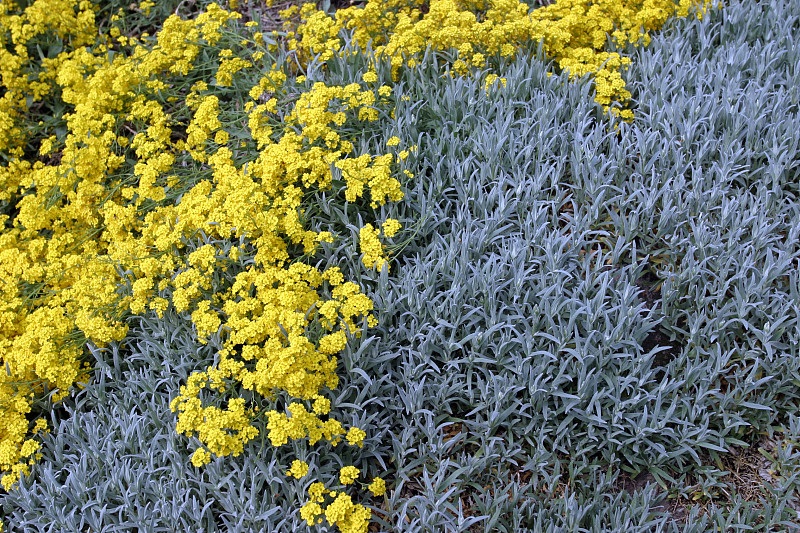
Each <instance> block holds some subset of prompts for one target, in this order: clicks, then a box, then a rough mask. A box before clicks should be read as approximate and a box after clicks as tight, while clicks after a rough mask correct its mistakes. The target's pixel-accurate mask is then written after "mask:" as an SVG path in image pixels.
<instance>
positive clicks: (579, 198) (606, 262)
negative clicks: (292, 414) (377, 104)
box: [0, 0, 800, 532]
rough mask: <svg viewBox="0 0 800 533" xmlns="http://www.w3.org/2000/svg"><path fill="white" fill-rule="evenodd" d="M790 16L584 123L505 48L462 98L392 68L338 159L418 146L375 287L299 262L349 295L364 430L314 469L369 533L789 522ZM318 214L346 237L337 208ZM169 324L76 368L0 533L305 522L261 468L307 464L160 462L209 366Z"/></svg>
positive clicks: (727, 22)
mask: <svg viewBox="0 0 800 533" xmlns="http://www.w3.org/2000/svg"><path fill="white" fill-rule="evenodd" d="M799 14H800V1H798V0H785V1H773V2H736V3H733V5H730V6H727V7H725V8H724V10H723V11H721V12H712V13H711V14H710V15H709V16H707V17H706V18H705V19H703V20H702V21H698V20H694V19H687V20H677V21H673V22H671V23H670V24H668V26H667V27H666V28H665V29H664V31H663V32H662V33H660V34H659V35H657V36H654V38H653V42H652V44H651V45H650V46H649V47H647V48H643V49H633V48H631V49H630V50H627V52H628V53H630V54H632V56H633V66H632V68H631V70H630V72H629V73H628V74H627V75H626V77H627V79H628V80H630V82H629V86H630V88H631V90H632V92H633V95H634V112H635V114H636V117H637V118H636V120H635V121H634V122H633V123H632V124H625V123H616V122H614V121H612V122H611V123H609V121H608V120H607V119H606V118H604V117H603V116H602V115H601V113H600V112H599V110H598V109H597V107H596V106H595V105H594V104H593V102H592V94H591V90H592V86H591V83H590V82H587V81H586V80H583V81H581V82H578V83H572V82H568V81H567V78H566V76H565V75H554V76H551V77H548V76H547V67H546V65H545V64H544V63H543V62H541V61H534V60H533V59H532V58H533V57H535V54H536V51H535V50H532V51H531V54H530V55H529V56H528V57H526V58H521V59H519V60H517V61H515V62H513V64H510V65H506V66H505V67H504V68H505V72H504V73H503V75H504V76H505V77H507V79H508V84H507V87H506V88H505V89H501V90H497V89H494V90H492V91H490V93H489V94H488V95H487V94H485V92H484V89H483V87H482V81H481V80H464V79H451V78H450V77H449V76H444V77H443V76H441V72H442V71H441V65H440V64H438V63H437V60H436V58H435V57H434V56H432V55H431V56H428V57H427V58H426V59H425V61H423V63H422V65H421V66H420V68H419V70H418V71H416V72H414V73H412V74H409V75H405V76H404V77H403V79H402V80H401V83H400V86H399V87H398V88H397V90H396V93H397V94H396V97H397V98H398V109H397V112H396V119H395V120H394V121H393V122H392V123H391V124H390V126H389V128H390V131H386V132H366V133H365V134H364V136H363V139H362V143H361V145H362V146H361V147H360V149H363V150H364V151H370V150H371V151H372V152H374V151H375V150H376V149H377V147H378V146H381V145H382V143H383V142H384V140H385V138H388V136H389V135H395V134H396V135H398V136H400V137H401V139H402V140H403V146H411V145H413V144H417V145H418V146H419V152H418V154H416V156H413V165H412V166H413V168H412V170H413V171H414V172H415V173H416V177H415V178H414V179H413V180H410V181H409V182H408V183H407V194H406V200H405V201H404V202H401V203H400V204H397V205H393V206H387V207H386V208H384V209H383V211H382V212H381V213H380V216H379V217H378V218H379V219H382V218H383V217H385V216H395V217H399V218H401V220H402V221H403V222H404V223H405V225H406V226H407V227H411V226H412V225H414V224H415V223H416V224H417V226H416V234H415V236H414V240H413V241H412V242H411V243H410V244H409V246H408V247H407V248H406V249H405V250H403V252H402V253H401V254H399V256H398V258H397V259H396V260H395V261H394V262H393V265H392V273H391V275H388V276H387V275H386V274H385V273H384V274H383V275H377V274H371V273H365V272H364V270H363V268H362V267H361V266H360V265H359V258H358V255H357V253H356V251H355V250H354V249H352V248H351V247H349V245H346V244H341V245H339V246H338V247H337V246H336V245H334V246H331V247H330V248H329V249H326V251H325V252H324V253H323V254H322V255H320V256H319V257H318V258H317V259H318V261H319V265H320V266H325V265H330V264H339V265H340V266H341V267H342V268H343V270H344V271H345V272H347V273H348V275H350V276H351V278H354V279H355V280H356V281H358V282H360V283H362V284H363V285H364V286H365V287H367V290H368V292H369V293H371V295H372V296H373V297H374V299H375V302H376V307H377V311H376V315H377V317H378V318H379V325H378V326H377V327H376V328H373V329H372V330H370V331H369V333H368V334H367V335H365V336H364V337H363V338H362V339H352V340H351V341H350V342H349V344H348V347H347V349H346V350H345V352H344V353H343V354H342V356H341V359H340V361H341V365H340V375H341V376H342V381H341V384H340V387H339V388H338V389H337V390H336V391H333V393H332V396H333V397H334V402H333V403H334V406H335V412H336V413H338V415H339V416H341V417H342V418H343V419H344V420H345V421H346V422H348V423H353V424H357V425H359V427H362V428H364V429H365V430H366V431H367V432H368V435H369V438H368V439H367V441H366V442H365V446H364V449H363V450H361V451H360V453H358V454H352V455H348V456H347V457H345V458H343V460H345V461H352V463H351V464H355V465H356V466H359V467H361V468H362V469H363V470H364V471H365V472H368V473H369V475H386V476H387V477H388V479H390V480H393V481H392V483H391V490H390V491H389V493H388V495H387V497H386V498H385V500H384V501H382V502H380V505H378V503H379V502H378V501H377V500H373V501H372V504H374V505H377V507H376V509H379V510H381V514H379V515H377V516H378V521H377V523H378V524H379V525H380V526H381V527H382V528H383V530H385V531H432V532H433V531H437V532H438V531H447V532H451V531H453V532H455V531H506V532H512V531H513V532H516V531H554V532H555V531H631V532H632V531H642V532H644V531H698V532H699V531H709V530H721V531H728V530H738V529H743V528H745V527H749V528H752V530H761V531H776V530H786V529H791V528H792V527H800V526H798V522H800V520H798V513H797V511H796V510H795V507H796V503H797V496H798V493H797V491H798V486H800V483H799V482H798V480H799V479H800V451H798V450H797V446H798V442H800V423H798V420H797V416H796V415H797V410H798V405H799V404H800V353H798V351H799V350H800V348H798V347H799V346H800V274H799V273H798V272H800V187H799V186H798V183H800V120H798V99H800V19H799V18H798V17H799ZM359 68H361V66H359V65H353V64H352V63H351V64H346V63H345V62H341V63H338V64H337V63H336V62H334V63H333V64H332V65H331V67H330V72H328V73H327V76H329V80H330V82H331V83H336V82H342V81H346V80H350V79H353V78H354V77H355V76H357V75H358V69H359ZM379 74H380V75H382V76H384V77H388V72H387V71H386V69H385V68H384V69H383V70H382V71H381V72H379ZM320 75H321V74H320ZM400 94H407V95H409V96H410V97H411V98H410V100H409V101H407V102H406V101H403V100H401V99H400ZM319 200H320V201H321V204H320V205H321V206H322V207H321V208H320V209H321V210H322V211H324V212H325V214H326V216H328V217H332V219H334V220H338V222H336V227H337V228H339V229H340V230H342V228H344V229H345V230H346V229H347V228H349V229H350V231H353V232H354V231H355V229H356V228H357V224H356V222H355V221H354V220H352V218H353V216H354V215H353V212H352V206H350V211H348V206H347V205H345V204H344V203H342V202H337V201H335V199H331V197H330V195H323V194H320V195H319ZM420 221H421V222H420ZM186 324H187V322H186V320H185V317H184V318H180V317H177V316H171V317H168V318H167V319H165V320H164V321H155V320H153V318H152V317H150V318H146V319H144V320H142V321H141V323H139V324H137V325H136V326H135V327H134V328H132V337H131V338H130V339H129V340H128V341H126V342H127V344H128V347H127V348H125V349H123V348H120V347H112V348H111V349H110V350H108V351H106V352H100V351H97V352H96V354H97V357H98V367H97V370H96V372H95V376H96V378H95V381H94V383H93V384H92V385H91V386H90V387H89V388H87V389H86V390H85V391H83V392H81V393H79V394H78V395H77V396H76V397H74V398H72V399H70V400H68V401H66V402H65V404H64V408H63V409H62V410H61V411H60V412H57V413H55V414H54V415H53V416H54V419H55V420H57V421H58V424H59V426H58V427H57V429H56V430H55V431H54V433H53V435H52V436H50V437H48V438H47V439H45V444H46V446H45V450H44V453H45V458H44V459H43V460H42V461H41V462H40V463H38V464H37V465H36V466H35V467H34V468H33V475H32V476H31V477H30V478H27V479H25V480H24V481H23V482H22V483H21V486H20V488H19V489H17V490H15V491H12V492H11V493H10V494H8V495H5V496H3V497H2V500H0V502H1V503H2V508H3V510H4V513H5V515H6V521H7V523H8V524H9V526H10V530H11V531H17V530H18V531H83V530H85V529H86V528H90V529H91V530H92V531H134V530H138V531H296V530H303V529H304V528H305V526H304V525H302V523H301V522H300V520H299V517H298V515H297V513H296V509H297V507H298V506H299V505H300V504H302V502H303V501H304V491H305V490H306V489H307V485H308V483H310V482H311V481H310V480H309V481H305V480H304V481H295V480H292V479H290V478H287V477H286V476H285V475H284V474H283V470H284V469H285V468H286V467H287V466H288V461H289V459H288V458H290V457H294V454H301V455H302V456H304V457H307V458H309V460H310V462H312V463H314V464H316V465H318V466H317V467H316V471H312V474H313V475H312V476H310V477H311V478H314V479H324V480H329V479H333V477H334V476H335V473H336V469H337V468H338V466H340V461H339V459H337V458H335V457H333V456H332V455H331V454H330V451H329V448H325V447H324V446H323V447H320V448H313V449H305V448H304V447H303V445H302V444H297V445H295V447H294V448H292V449H287V450H277V451H275V450H274V449H272V448H271V447H269V446H264V443H263V442H261V441H256V442H253V443H251V445H250V446H248V448H246V454H245V455H244V456H242V457H238V458H225V459H223V460H216V461H213V462H212V463H211V464H210V465H208V466H207V467H206V468H204V469H202V470H196V469H194V467H192V466H191V464H190V463H189V460H188V457H189V454H188V452H187V448H188V446H189V444H190V443H189V440H188V439H185V438H183V437H179V436H177V435H176V434H175V433H174V423H175V418H174V415H173V414H172V413H170V412H169V408H168V405H169V400H170V399H171V398H173V397H174V396H175V395H176V394H177V389H178V386H179V385H180V384H181V383H182V382H183V381H184V380H185V378H186V376H187V375H188V374H189V373H190V372H191V371H192V370H193V369H196V368H202V367H203V365H207V364H209V363H210V362H211V361H213V350H212V348H211V347H203V346H201V345H199V344H198V343H197V342H196V341H195V340H194V336H193V333H192V331H191V328H190V327H188V326H186ZM763 433H770V434H776V435H779V436H780V435H782V437H781V438H778V440H779V441H780V442H781V443H783V445H782V446H778V448H777V449H776V450H775V451H774V453H773V454H772V455H770V454H767V455H770V458H771V464H772V468H773V470H774V471H775V472H776V474H775V476H774V477H772V478H771V480H770V481H769V482H765V483H764V489H763V494H762V497H761V499H760V501H753V500H752V498H749V499H748V498H746V497H745V496H746V495H744V494H737V493H735V492H734V493H733V494H730V497H729V498H727V499H718V500H711V501H710V503H708V504H707V505H706V507H707V509H708V512H707V513H702V512H701V508H700V507H693V508H689V510H688V512H687V514H686V515H685V516H683V517H680V516H676V515H673V514H671V513H670V512H669V511H668V508H669V505H670V502H671V500H670V499H669V497H679V496H689V497H691V496H692V495H697V494H700V495H701V496H702V495H706V496H712V495H714V494H719V493H720V491H721V490H730V487H727V486H723V482H722V481H721V479H722V478H723V476H724V474H725V472H724V470H723V465H722V462H721V461H722V460H723V459H724V458H725V457H726V456H727V455H728V454H729V453H730V452H731V450H733V449H741V448H742V447H746V446H750V445H752V446H756V447H757V446H758V444H757V443H758V439H759V438H760V436H761V435H762V434H763ZM287 448H290V447H287ZM765 453H766V452H765ZM643 476H646V477H644V478H643ZM641 479H649V480H651V481H652V482H651V483H638V484H636V486H635V487H634V488H633V489H630V488H627V489H626V488H625V483H626V481H625V480H628V482H630V480H641Z"/></svg>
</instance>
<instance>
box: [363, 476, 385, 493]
mask: <svg viewBox="0 0 800 533" xmlns="http://www.w3.org/2000/svg"><path fill="white" fill-rule="evenodd" d="M367 488H368V489H369V490H370V492H372V494H374V495H375V496H383V495H384V494H385V493H386V482H385V481H384V480H383V479H381V478H379V477H376V478H375V479H374V480H372V483H370V485H369V487H367Z"/></svg>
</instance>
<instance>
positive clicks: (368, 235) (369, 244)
mask: <svg viewBox="0 0 800 533" xmlns="http://www.w3.org/2000/svg"><path fill="white" fill-rule="evenodd" d="M400 227H401V226H400V222H398V221H397V220H395V219H392V218H390V219H387V220H386V222H384V223H383V226H382V229H383V234H384V236H386V237H389V238H391V237H394V235H395V234H396V233H397V232H398V231H399V230H400ZM379 234H380V231H379V230H378V229H377V228H375V227H374V226H373V225H372V224H367V225H365V226H364V227H363V228H361V230H360V232H359V247H360V248H361V253H363V254H364V256H363V257H362V258H361V261H362V262H363V263H364V266H365V267H367V268H375V269H376V270H377V271H378V272H381V271H382V270H383V267H384V266H385V267H386V271H387V272H388V271H389V262H388V261H387V259H386V256H385V253H384V252H385V250H386V246H385V245H384V244H383V243H382V242H381V241H380V239H379V238H378V235H379Z"/></svg>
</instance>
